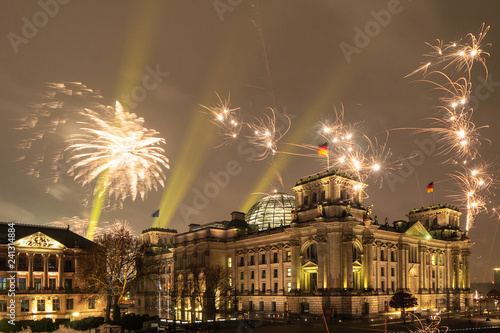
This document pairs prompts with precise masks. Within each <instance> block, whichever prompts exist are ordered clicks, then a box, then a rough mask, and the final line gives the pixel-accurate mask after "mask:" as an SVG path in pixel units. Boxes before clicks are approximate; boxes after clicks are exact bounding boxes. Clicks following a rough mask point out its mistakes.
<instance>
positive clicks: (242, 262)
mask: <svg viewBox="0 0 500 333" xmlns="http://www.w3.org/2000/svg"><path fill="white" fill-rule="evenodd" d="M240 266H245V258H244V257H240Z"/></svg>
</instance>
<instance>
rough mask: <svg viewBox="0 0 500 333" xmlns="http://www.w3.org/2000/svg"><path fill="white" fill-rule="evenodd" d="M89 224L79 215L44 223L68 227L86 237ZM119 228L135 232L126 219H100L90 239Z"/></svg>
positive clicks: (87, 220)
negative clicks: (109, 220)
mask: <svg viewBox="0 0 500 333" xmlns="http://www.w3.org/2000/svg"><path fill="white" fill-rule="evenodd" d="M89 224H90V221H89V219H84V218H81V217H79V216H73V217H63V218H61V219H59V220H57V221H52V222H47V223H45V225H47V226H51V227H59V228H69V230H71V231H73V232H74V233H77V234H79V235H80V236H82V237H86V238H87V232H88V229H89V228H88V227H89ZM120 228H125V229H126V230H128V231H129V232H130V233H131V234H135V231H134V229H133V228H132V226H131V225H130V223H128V222H127V221H126V220H123V221H122V220H115V221H114V222H108V221H102V222H101V225H100V226H99V227H96V229H95V232H94V235H93V238H92V239H91V240H95V239H96V238H97V237H99V236H100V235H103V234H106V233H111V232H114V231H116V230H117V229H120Z"/></svg>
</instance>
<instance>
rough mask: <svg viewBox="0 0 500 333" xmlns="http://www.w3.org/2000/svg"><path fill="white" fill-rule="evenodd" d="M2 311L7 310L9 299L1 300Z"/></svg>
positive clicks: (0, 309)
mask: <svg viewBox="0 0 500 333" xmlns="http://www.w3.org/2000/svg"><path fill="white" fill-rule="evenodd" d="M0 312H7V300H2V301H0Z"/></svg>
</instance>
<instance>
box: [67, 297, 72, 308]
mask: <svg viewBox="0 0 500 333" xmlns="http://www.w3.org/2000/svg"><path fill="white" fill-rule="evenodd" d="M66 310H73V299H72V298H68V299H66Z"/></svg>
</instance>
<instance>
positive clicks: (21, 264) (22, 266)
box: [17, 257, 28, 271]
mask: <svg viewBox="0 0 500 333" xmlns="http://www.w3.org/2000/svg"><path fill="white" fill-rule="evenodd" d="M17 260H18V262H17V270H18V271H27V270H28V265H27V264H26V257H19V258H18V259H17Z"/></svg>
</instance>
